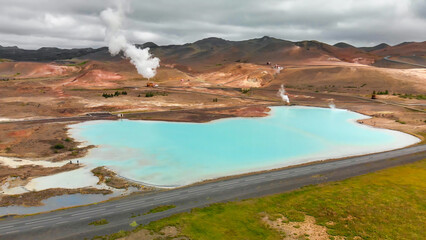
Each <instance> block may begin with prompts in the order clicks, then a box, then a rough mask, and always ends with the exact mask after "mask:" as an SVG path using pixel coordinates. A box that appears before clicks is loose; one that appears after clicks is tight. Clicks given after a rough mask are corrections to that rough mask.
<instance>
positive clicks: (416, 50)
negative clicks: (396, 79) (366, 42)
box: [371, 41, 426, 57]
mask: <svg viewBox="0 0 426 240" xmlns="http://www.w3.org/2000/svg"><path fill="white" fill-rule="evenodd" d="M371 53H373V54H376V55H379V56H384V57H385V56H426V41H423V42H404V43H400V44H398V45H395V46H387V47H385V48H381V49H375V50H373V51H371Z"/></svg>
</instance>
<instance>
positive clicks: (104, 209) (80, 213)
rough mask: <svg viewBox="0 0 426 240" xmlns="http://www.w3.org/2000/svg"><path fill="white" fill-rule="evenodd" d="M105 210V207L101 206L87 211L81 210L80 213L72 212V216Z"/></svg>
mask: <svg viewBox="0 0 426 240" xmlns="http://www.w3.org/2000/svg"><path fill="white" fill-rule="evenodd" d="M104 210H105V208H101V209H95V210H92V211H85V212H80V213H74V214H71V216H78V215H84V214H88V213H89V214H91V213H95V212H99V211H104Z"/></svg>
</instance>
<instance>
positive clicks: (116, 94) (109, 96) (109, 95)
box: [102, 91, 127, 98]
mask: <svg viewBox="0 0 426 240" xmlns="http://www.w3.org/2000/svg"><path fill="white" fill-rule="evenodd" d="M120 95H127V92H126V91H122V92H119V91H115V92H114V93H103V94H102V97H104V98H112V97H118V96H120Z"/></svg>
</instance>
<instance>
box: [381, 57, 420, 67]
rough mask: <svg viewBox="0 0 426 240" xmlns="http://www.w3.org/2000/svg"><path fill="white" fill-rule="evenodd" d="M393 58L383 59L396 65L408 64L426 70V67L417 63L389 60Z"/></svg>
mask: <svg viewBox="0 0 426 240" xmlns="http://www.w3.org/2000/svg"><path fill="white" fill-rule="evenodd" d="M390 57H391V56H386V57H384V58H383V59H384V60H386V61H389V62H394V63H402V64H408V65H412V66H415V67H421V68H426V66H425V65H422V64H417V63H410V62H403V61H398V60H393V59H389V58H390Z"/></svg>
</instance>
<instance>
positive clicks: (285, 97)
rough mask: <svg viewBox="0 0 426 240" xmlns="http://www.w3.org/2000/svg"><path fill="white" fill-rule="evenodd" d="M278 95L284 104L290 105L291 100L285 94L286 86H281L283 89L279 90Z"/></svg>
mask: <svg viewBox="0 0 426 240" xmlns="http://www.w3.org/2000/svg"><path fill="white" fill-rule="evenodd" d="M277 95H278V96H280V97H281V99H282V100H283V101H284V102H287V103H288V104H290V99H289V98H288V95H287V94H286V92H285V88H284V84H281V88H280V89H279V90H278V93H277Z"/></svg>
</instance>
